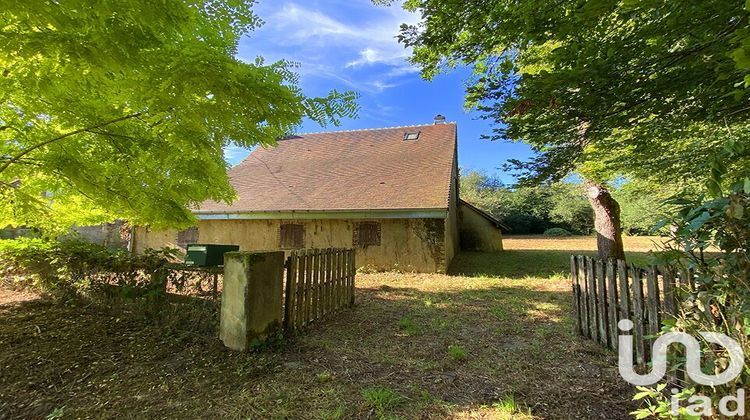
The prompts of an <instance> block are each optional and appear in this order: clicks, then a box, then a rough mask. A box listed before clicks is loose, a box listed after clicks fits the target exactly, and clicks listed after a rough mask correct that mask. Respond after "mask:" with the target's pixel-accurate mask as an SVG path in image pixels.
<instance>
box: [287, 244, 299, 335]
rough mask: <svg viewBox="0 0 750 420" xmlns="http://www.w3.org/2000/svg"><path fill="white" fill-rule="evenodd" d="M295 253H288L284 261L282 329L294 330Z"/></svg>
mask: <svg viewBox="0 0 750 420" xmlns="http://www.w3.org/2000/svg"><path fill="white" fill-rule="evenodd" d="M296 256H297V252H296V251H291V252H290V253H289V258H287V260H286V289H285V290H284V329H285V330H287V331H290V330H292V329H294V305H295V302H294V295H295V294H296V293H297V292H296V290H294V289H295V285H294V275H295V269H296V268H295V264H296V261H297V258H295V257H296Z"/></svg>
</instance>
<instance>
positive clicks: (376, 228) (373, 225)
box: [352, 222, 380, 246]
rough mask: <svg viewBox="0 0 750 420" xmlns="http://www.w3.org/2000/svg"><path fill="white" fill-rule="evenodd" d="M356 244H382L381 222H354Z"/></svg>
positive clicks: (353, 239) (354, 241) (354, 240)
mask: <svg viewBox="0 0 750 420" xmlns="http://www.w3.org/2000/svg"><path fill="white" fill-rule="evenodd" d="M352 242H353V243H354V246H378V245H380V223H378V222H359V223H355V224H354V237H353V238H352Z"/></svg>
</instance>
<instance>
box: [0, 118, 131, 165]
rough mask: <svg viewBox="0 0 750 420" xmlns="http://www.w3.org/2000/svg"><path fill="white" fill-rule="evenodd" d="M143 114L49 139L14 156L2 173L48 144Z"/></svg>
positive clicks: (116, 119) (117, 119)
mask: <svg viewBox="0 0 750 420" xmlns="http://www.w3.org/2000/svg"><path fill="white" fill-rule="evenodd" d="M142 114H143V113H142V112H137V113H135V114H130V115H125V116H123V117H119V118H115V119H114V120H110V121H106V122H103V123H100V124H96V125H93V126H91V127H86V128H80V129H78V130H73V131H71V132H69V133H65V134H62V135H60V136H57V137H55V138H52V139H49V140H45V141H43V142H41V143H39V144H36V145H34V146H31V147H29V148H28V149H25V150H23V151H21V152H20V153H19V154H17V155H15V156H13V157H12V158H10V160H8V161H7V162H5V164H3V166H0V173H2V172H3V171H5V170H6V169H8V167H9V166H10V165H12V164H14V163H16V162H17V161H18V160H20V159H21V158H22V157H24V156H26V155H27V154H29V153H31V152H33V151H34V150H36V149H39V148H42V147H44V146H46V145H48V144H51V143H54V142H56V141H59V140H62V139H64V138H67V137H70V136H74V135H76V134H80V133H83V132H86V131H89V130H94V129H97V128H101V127H105V126H108V125H110V124H114V123H118V122H121V121H125V120H129V119H131V118H136V117H139V116H140V115H142Z"/></svg>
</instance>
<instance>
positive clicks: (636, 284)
mask: <svg viewBox="0 0 750 420" xmlns="http://www.w3.org/2000/svg"><path fill="white" fill-rule="evenodd" d="M630 273H631V275H632V276H633V315H634V318H635V319H633V320H632V321H633V324H634V328H633V342H634V343H635V356H636V361H637V363H638V364H639V365H642V364H644V363H645V362H646V354H645V353H646V351H645V346H644V342H643V341H644V340H643V324H644V319H643V308H644V302H643V282H642V278H643V277H642V275H643V274H642V270H641V269H640V268H638V267H636V266H634V265H631V266H630Z"/></svg>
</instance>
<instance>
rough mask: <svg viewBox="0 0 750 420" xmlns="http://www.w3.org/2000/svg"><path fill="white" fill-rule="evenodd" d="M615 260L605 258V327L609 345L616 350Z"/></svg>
mask: <svg viewBox="0 0 750 420" xmlns="http://www.w3.org/2000/svg"><path fill="white" fill-rule="evenodd" d="M615 263H616V260H614V259H609V260H607V269H606V271H607V306H608V308H607V309H609V311H608V313H607V321H608V324H607V327H608V330H609V331H608V332H609V347H610V348H611V349H612V350H615V351H617V345H618V340H617V335H618V334H617V272H616V270H615Z"/></svg>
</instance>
